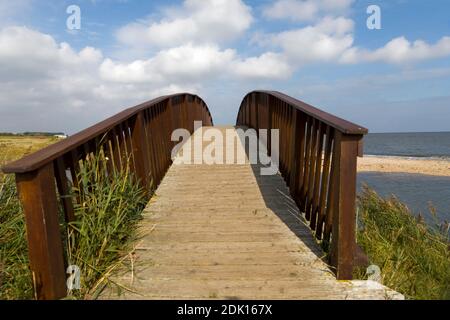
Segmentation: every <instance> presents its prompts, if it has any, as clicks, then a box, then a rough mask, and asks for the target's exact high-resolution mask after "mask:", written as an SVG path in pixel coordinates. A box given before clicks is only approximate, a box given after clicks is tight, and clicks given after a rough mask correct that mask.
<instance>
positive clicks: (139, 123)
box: [131, 112, 150, 192]
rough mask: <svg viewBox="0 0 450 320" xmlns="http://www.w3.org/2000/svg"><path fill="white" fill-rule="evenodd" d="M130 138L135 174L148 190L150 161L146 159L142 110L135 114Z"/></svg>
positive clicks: (146, 151)
mask: <svg viewBox="0 0 450 320" xmlns="http://www.w3.org/2000/svg"><path fill="white" fill-rule="evenodd" d="M131 139H132V144H133V156H134V161H135V165H136V175H137V177H138V178H139V179H140V181H141V184H142V187H144V188H145V191H147V192H148V191H149V187H150V181H149V177H150V175H149V173H150V170H149V167H150V161H149V159H148V150H147V141H146V134H145V123H144V114H143V112H139V113H138V114H137V115H136V120H135V122H134V126H133V128H132V132H131Z"/></svg>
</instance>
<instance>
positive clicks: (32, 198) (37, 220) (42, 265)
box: [16, 162, 67, 300]
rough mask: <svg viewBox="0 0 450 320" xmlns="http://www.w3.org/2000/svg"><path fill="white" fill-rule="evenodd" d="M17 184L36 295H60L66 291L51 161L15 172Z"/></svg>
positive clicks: (51, 298) (52, 298)
mask: <svg viewBox="0 0 450 320" xmlns="http://www.w3.org/2000/svg"><path fill="white" fill-rule="evenodd" d="M16 183H17V189H18V192H19V197H20V200H21V202H22V206H23V210H24V212H25V222H26V229H27V238H28V251H29V252H28V255H29V259H30V268H31V272H32V276H33V286H34V290H35V294H36V298H37V299H39V300H54V299H60V298H63V297H65V296H66V294H67V291H66V279H65V269H64V259H63V248H62V242H61V235H60V228H59V219H58V204H57V198H56V188H55V175H54V171H53V164H52V163H51V162H50V163H49V164H47V165H45V166H44V167H42V168H40V169H38V170H35V171H31V172H28V173H18V174H16Z"/></svg>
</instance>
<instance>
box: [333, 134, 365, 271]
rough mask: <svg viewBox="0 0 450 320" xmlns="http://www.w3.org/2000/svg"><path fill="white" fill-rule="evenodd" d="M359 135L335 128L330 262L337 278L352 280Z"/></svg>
mask: <svg viewBox="0 0 450 320" xmlns="http://www.w3.org/2000/svg"><path fill="white" fill-rule="evenodd" d="M361 139H362V136H360V135H346V134H342V133H341V132H336V137H335V148H334V155H333V166H334V170H333V174H334V175H335V177H334V185H333V186H332V188H334V199H333V206H334V210H333V226H332V241H331V255H330V259H331V265H332V266H334V267H335V268H336V276H337V279H338V280H351V279H352V273H353V262H354V254H355V249H356V235H355V233H356V230H355V227H356V212H355V210H356V208H355V201H356V170H357V167H356V164H357V156H358V144H359V141H360V140H361Z"/></svg>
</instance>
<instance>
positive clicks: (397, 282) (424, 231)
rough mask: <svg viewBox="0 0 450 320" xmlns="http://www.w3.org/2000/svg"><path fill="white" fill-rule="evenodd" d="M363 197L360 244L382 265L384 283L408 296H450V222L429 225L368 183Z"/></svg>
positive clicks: (446, 297)
mask: <svg viewBox="0 0 450 320" xmlns="http://www.w3.org/2000/svg"><path fill="white" fill-rule="evenodd" d="M358 201H359V220H360V228H359V231H358V243H359V245H360V246H361V247H362V248H363V249H364V251H365V252H366V253H367V255H368V256H369V259H370V261H371V263H372V264H375V265H378V266H379V267H380V268H381V275H382V282H383V284H384V285H386V286H388V287H390V288H392V289H394V290H397V291H398V292H400V293H402V294H404V295H405V297H406V298H409V299H450V243H449V224H448V223H444V224H437V225H436V226H435V227H430V226H427V225H426V224H425V223H424V222H423V221H422V219H420V218H419V219H416V218H415V217H414V216H413V215H412V214H411V212H410V211H409V210H408V208H407V207H406V206H405V205H404V204H402V203H401V202H399V201H398V200H397V199H396V198H394V197H391V198H389V199H383V198H381V197H380V196H378V195H377V194H376V193H375V192H374V191H372V190H370V189H369V188H367V187H366V188H364V190H363V192H362V193H361V194H360V196H359V197H358ZM431 214H432V215H434V212H433V211H431ZM360 276H361V275H360Z"/></svg>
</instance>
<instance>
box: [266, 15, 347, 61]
mask: <svg viewBox="0 0 450 320" xmlns="http://www.w3.org/2000/svg"><path fill="white" fill-rule="evenodd" d="M353 27H354V23H353V21H352V20H350V19H346V18H343V17H339V18H331V17H325V18H323V19H322V20H320V21H319V22H318V23H317V24H316V25H314V26H307V27H305V28H300V29H293V30H289V31H283V32H280V33H277V34H272V35H267V36H266V37H261V36H260V39H264V40H262V41H261V40H260V41H259V42H260V43H261V44H262V45H266V46H267V45H268V46H277V47H279V48H281V49H282V52H283V54H284V55H285V56H286V57H287V58H288V59H289V61H290V62H292V63H294V64H295V65H297V66H298V65H305V64H307V63H315V62H333V61H337V60H338V59H339V58H340V57H341V55H342V54H344V52H346V51H347V50H349V49H350V48H351V47H352V45H353Z"/></svg>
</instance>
